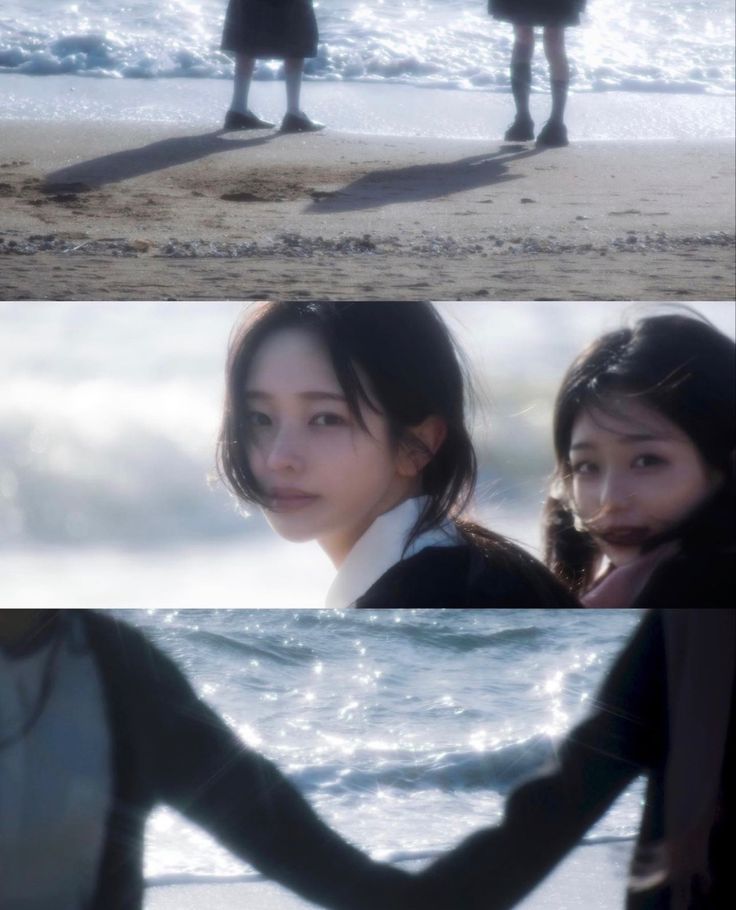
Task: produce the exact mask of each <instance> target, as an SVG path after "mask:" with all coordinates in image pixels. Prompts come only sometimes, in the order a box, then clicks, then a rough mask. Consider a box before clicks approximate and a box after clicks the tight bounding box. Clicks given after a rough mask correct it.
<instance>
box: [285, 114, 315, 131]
mask: <svg viewBox="0 0 736 910" xmlns="http://www.w3.org/2000/svg"><path fill="white" fill-rule="evenodd" d="M324 128H325V125H324V123H317V121H316V120H310V119H309V117H307V115H306V114H284V119H283V120H282V121H281V129H280V130H279V132H280V133H316V132H317V130H323V129H324Z"/></svg>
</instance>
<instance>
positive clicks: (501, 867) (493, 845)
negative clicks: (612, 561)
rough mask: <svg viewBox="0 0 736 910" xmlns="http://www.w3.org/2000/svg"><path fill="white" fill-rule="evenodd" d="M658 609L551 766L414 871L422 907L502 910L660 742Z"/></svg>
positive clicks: (654, 755) (649, 760)
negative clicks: (498, 818) (495, 822)
mask: <svg viewBox="0 0 736 910" xmlns="http://www.w3.org/2000/svg"><path fill="white" fill-rule="evenodd" d="M665 704H666V693H665V664H664V651H663V640H662V633H661V625H660V617H659V616H658V615H657V614H650V615H648V616H646V617H645V618H644V620H643V622H642V623H641V625H640V627H639V629H638V630H637V632H636V633H635V634H634V637H633V638H632V640H631V641H630V643H629V644H628V646H627V647H626V648H625V650H624V652H623V653H622V654H621V655H620V657H619V658H618V660H617V661H616V663H615V665H614V667H613V669H612V670H611V671H610V673H609V674H608V676H607V678H606V680H605V682H604V684H603V686H602V688H601V691H600V692H599V694H598V697H597V699H596V702H595V705H594V709H593V712H592V713H591V714H590V716H589V717H588V718H587V719H586V720H585V721H584V722H583V723H581V724H580V725H579V726H578V727H576V728H575V729H574V730H573V731H572V733H570V734H569V736H567V738H566V739H565V740H564V741H563V743H562V745H561V747H560V750H559V758H558V763H557V765H556V768H555V769H554V770H553V771H552V772H551V773H549V774H545V775H542V776H540V777H537V778H535V779H533V780H531V781H529V782H528V783H526V784H523V785H521V786H520V787H519V788H518V789H517V790H516V791H515V792H514V793H513V794H512V795H511V796H510V797H509V800H508V802H507V806H506V812H505V815H504V819H503V822H502V824H500V825H499V826H498V827H496V828H490V829H485V830H482V831H479V832H477V833H475V834H473V835H471V836H470V837H468V838H467V839H466V840H465V841H463V842H462V843H460V845H459V846H458V847H456V848H455V849H453V850H451V851H450V852H449V853H448V854H446V855H445V856H444V857H441V858H440V859H439V860H438V861H437V862H435V863H434V864H433V865H431V866H429V868H428V869H426V870H425V871H424V872H423V873H422V874H421V875H420V882H421V886H420V887H421V888H422V889H423V890H424V892H425V899H424V902H423V905H424V906H425V907H426V908H427V910H430V908H431V910H481V908H482V910H502V908H506V907H512V906H513V905H514V904H515V903H517V902H518V901H519V900H521V898H522V897H524V896H525V895H526V894H527V893H528V892H529V891H531V890H532V889H533V888H534V887H535V886H536V885H537V884H538V883H539V882H540V881H541V880H542V879H543V878H544V877H545V876H546V875H547V874H548V873H549V872H550V871H551V870H552V869H553V868H554V866H555V865H556V864H557V863H558V862H559V861H560V860H561V859H562V858H563V857H564V856H565V854H566V853H567V852H568V851H569V850H570V849H572V847H574V846H575V844H576V843H577V842H578V841H579V840H580V838H581V837H582V835H583V834H584V833H585V831H586V830H587V829H588V828H589V827H590V826H591V825H593V824H594V823H595V822H596V821H597V820H598V819H599V818H601V816H602V815H603V814H604V813H605V811H606V810H607V809H608V807H609V806H610V805H611V803H612V802H613V801H614V799H615V798H616V797H617V796H618V795H619V794H620V793H621V792H622V790H623V789H624V788H625V787H626V786H627V785H628V784H629V783H630V782H631V781H632V780H633V779H634V778H635V777H636V776H637V775H638V774H639V773H641V772H642V771H643V770H646V769H648V768H650V767H652V766H653V765H654V764H656V763H657V762H659V761H661V760H663V758H662V756H663V754H664V750H665V749H666V729H665V723H666V718H665V710H664V705H665Z"/></svg>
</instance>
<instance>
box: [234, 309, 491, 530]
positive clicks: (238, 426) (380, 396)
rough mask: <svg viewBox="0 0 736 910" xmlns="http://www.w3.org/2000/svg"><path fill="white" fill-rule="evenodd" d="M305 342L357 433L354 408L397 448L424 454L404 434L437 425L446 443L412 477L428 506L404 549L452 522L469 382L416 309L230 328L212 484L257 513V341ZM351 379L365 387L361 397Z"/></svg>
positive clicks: (440, 331)
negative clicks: (252, 406)
mask: <svg viewBox="0 0 736 910" xmlns="http://www.w3.org/2000/svg"><path fill="white" fill-rule="evenodd" d="M294 328H296V329H304V330H307V331H310V332H313V333H314V334H315V335H316V336H317V337H318V338H319V339H320V340H321V341H322V342H323V343H324V345H325V348H326V350H327V353H328V356H329V358H330V362H331V364H332V368H333V369H334V371H335V375H336V376H337V381H338V383H339V384H340V386H341V388H342V390H343V393H344V395H345V398H346V401H347V405H348V408H349V410H350V413H351V415H352V416H353V418H354V419H355V421H356V423H357V424H358V426H359V427H360V428H361V429H362V430H364V431H365V432H367V428H366V425H365V421H364V420H363V416H362V414H361V406H364V407H367V408H370V409H371V410H373V411H375V412H377V413H382V414H383V415H384V416H385V418H386V419H387V421H388V427H389V433H390V436H391V438H392V440H393V441H394V443H395V444H396V445H397V446H407V447H409V448H414V449H417V448H418V449H421V450H424V448H425V447H424V444H423V443H422V442H421V441H420V440H419V438H418V437H417V436H416V435H414V434H413V433H412V427H416V426H418V425H419V424H421V423H422V422H423V421H424V420H425V419H426V418H427V417H430V416H432V415H436V416H439V417H441V418H442V419H443V420H444V422H445V424H446V426H447V435H446V437H445V439H444V441H443V443H442V445H441V446H440V448H439V449H438V451H437V452H436V453H435V454H434V455H432V453H430V452H425V454H426V455H427V456H428V457H429V460H428V462H427V465H426V467H425V468H424V469H423V471H422V474H421V484H422V494H423V495H424V496H426V497H427V504H426V507H425V509H424V511H423V512H422V514H421V515H420V516H419V519H418V521H417V524H416V526H415V527H414V529H413V531H412V535H411V538H410V540H411V539H413V538H414V537H416V536H417V535H418V534H421V533H422V532H423V531H425V530H427V529H429V528H432V527H436V526H438V525H440V524H441V523H442V522H443V521H444V520H446V519H447V518H448V517H450V518H458V517H459V516H460V514H461V513H462V511H463V509H464V508H465V507H466V506H467V503H468V500H469V498H470V496H471V494H472V491H473V488H474V486H475V480H476V473H477V464H476V456H475V450H474V448H473V443H472V441H471V439H470V434H469V432H468V428H467V426H466V401H465V390H466V387H467V386H468V383H469V380H468V378H467V376H466V375H465V370H464V367H463V365H462V363H461V359H460V356H459V353H458V351H457V349H456V347H455V344H454V342H453V339H452V337H451V335H450V332H449V331H448V329H447V326H446V325H445V323H444V321H443V320H442V318H441V316H440V315H439V313H438V312H437V311H436V310H435V308H434V307H433V306H432V305H431V304H429V303H422V302H388V301H382V302H371V303H368V302H350V303H329V302H309V303H280V302H270V303H264V304H262V305H261V306H259V307H257V308H256V310H255V312H254V313H253V314H252V315H251V316H250V317H249V318H247V319H246V320H245V321H244V322H243V323H242V324H240V325H239V326H237V327H236V329H235V331H234V334H233V336H232V338H231V342H230V351H229V356H228V362H227V368H226V369H227V388H226V395H225V409H224V415H223V421H222V428H221V431H220V438H219V442H218V466H219V469H220V474H221V476H222V477H223V478H224V480H225V482H226V483H227V485H228V486H229V488H230V489H231V491H232V492H233V493H234V494H235V495H236V496H237V497H238V498H239V499H241V500H243V501H244V502H247V503H257V504H260V505H264V499H263V492H262V491H261V490H260V489H259V487H258V483H257V481H256V479H255V477H254V476H253V472H252V470H251V467H250V464H249V461H248V445H249V433H250V432H251V427H250V426H249V424H248V421H247V420H246V412H247V407H246V401H245V396H244V394H243V392H244V389H245V384H246V380H247V375H248V370H249V368H250V365H251V363H252V361H253V357H254V355H255V353H256V351H257V350H258V348H259V347H260V345H261V344H262V343H263V341H264V340H265V339H266V338H267V337H269V336H271V335H272V334H274V333H275V332H277V331H280V330H283V329H294ZM358 370H361V371H362V373H363V375H365V376H366V377H367V380H368V384H369V386H370V393H369V392H368V390H367V389H366V388H365V386H364V384H363V382H361V379H360V376H359V373H358Z"/></svg>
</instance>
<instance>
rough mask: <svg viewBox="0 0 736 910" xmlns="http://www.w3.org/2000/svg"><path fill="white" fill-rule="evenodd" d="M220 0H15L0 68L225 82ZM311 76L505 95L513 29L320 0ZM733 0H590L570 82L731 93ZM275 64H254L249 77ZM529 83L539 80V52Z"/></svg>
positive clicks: (377, 1) (273, 71)
mask: <svg viewBox="0 0 736 910" xmlns="http://www.w3.org/2000/svg"><path fill="white" fill-rule="evenodd" d="M225 5H226V3H225V0H197V2H193V0H127V2H124V3H122V4H119V3H117V2H113V0H77V2H69V0H10V2H6V3H4V4H3V12H2V16H1V17H0V72H13V73H26V74H31V75H53V74H62V73H65V74H70V73H71V74H80V75H88V76H92V77H100V78H105V77H106V78H151V77H161V78H170V77H191V78H230V76H231V75H232V61H231V60H230V58H229V57H228V56H227V55H226V54H223V53H222V52H221V51H220V50H219V44H220V35H221V30H222V22H223V18H224V10H225ZM315 7H316V12H317V18H318V21H319V26H320V38H321V40H320V45H319V54H318V56H317V57H316V58H315V59H314V60H310V61H308V63H307V77H308V78H310V79H317V80H334V81H339V80H345V81H360V82H403V83H409V84H413V85H422V86H440V87H451V88H459V89H467V90H470V89H476V90H485V91H508V62H509V52H510V47H511V40H512V37H511V28H510V27H509V26H508V25H505V24H502V23H497V22H494V21H492V20H491V19H490V18H489V17H488V15H487V12H486V7H485V4H484V3H483V2H481V0H474V2H468V0H397V2H394V0H391V2H389V0H372V2H362V0H316V2H315ZM733 24H734V10H733V4H732V2H731V0H649V2H647V3H642V2H641V0H590V2H589V3H588V10H587V12H586V14H585V16H584V22H583V25H582V27H581V28H574V29H570V30H569V33H568V42H569V47H570V51H571V57H572V60H573V61H574V79H573V88H574V90H577V91H594V92H599V91H637V92H642V91H657V92H671V93H711V94H722V93H732V92H733V90H734V58H733ZM278 73H279V64H278V63H276V62H273V61H261V62H260V63H259V65H258V68H257V70H256V78H257V79H273V78H275V77H276V76H277V75H278ZM533 76H534V83H535V87H536V88H538V89H541V90H545V91H546V90H547V72H546V64H545V63H544V60H543V54H542V53H541V48H539V53H537V55H536V59H535V63H534V70H533Z"/></svg>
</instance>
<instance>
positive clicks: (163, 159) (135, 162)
mask: <svg viewBox="0 0 736 910" xmlns="http://www.w3.org/2000/svg"><path fill="white" fill-rule="evenodd" d="M230 136H232V133H225V132H224V131H223V130H216V131H215V132H212V133H202V134H200V135H197V136H177V137H174V138H171V139H161V140H159V141H158V142H151V143H150V144H149V145H143V146H140V147H139V148H134V149H125V150H124V151H121V152H111V153H110V154H109V155H101V156H100V157H99V158H91V159H89V161H81V162H79V163H78V164H72V165H70V166H69V167H65V168H61V169H60V170H58V171H53V172H52V173H50V174H47V175H46V179H45V181H44V184H43V186H42V190H43V191H44V192H47V193H53V192H60V191H64V190H66V191H68V190H70V189H71V190H75V191H76V192H84V190H87V189H96V188H98V187H101V186H105V185H106V184H109V183H120V182H121V181H123V180H130V179H132V178H133V177H140V176H142V175H143V174H151V173H153V172H154V171H161V170H164V169H165V168H167V167H174V166H176V165H177V164H187V163H188V162H190V161H197V160H198V159H199V158H206V157H207V156H208V155H216V154H219V153H221V152H233V151H236V150H238V149H247V148H254V147H255V146H257V145H263V144H264V143H266V142H269V141H270V140H271V139H272V138H273V136H272V135H267V136H252V137H250V138H248V139H235V138H229V137H230ZM226 137H228V138H226Z"/></svg>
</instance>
